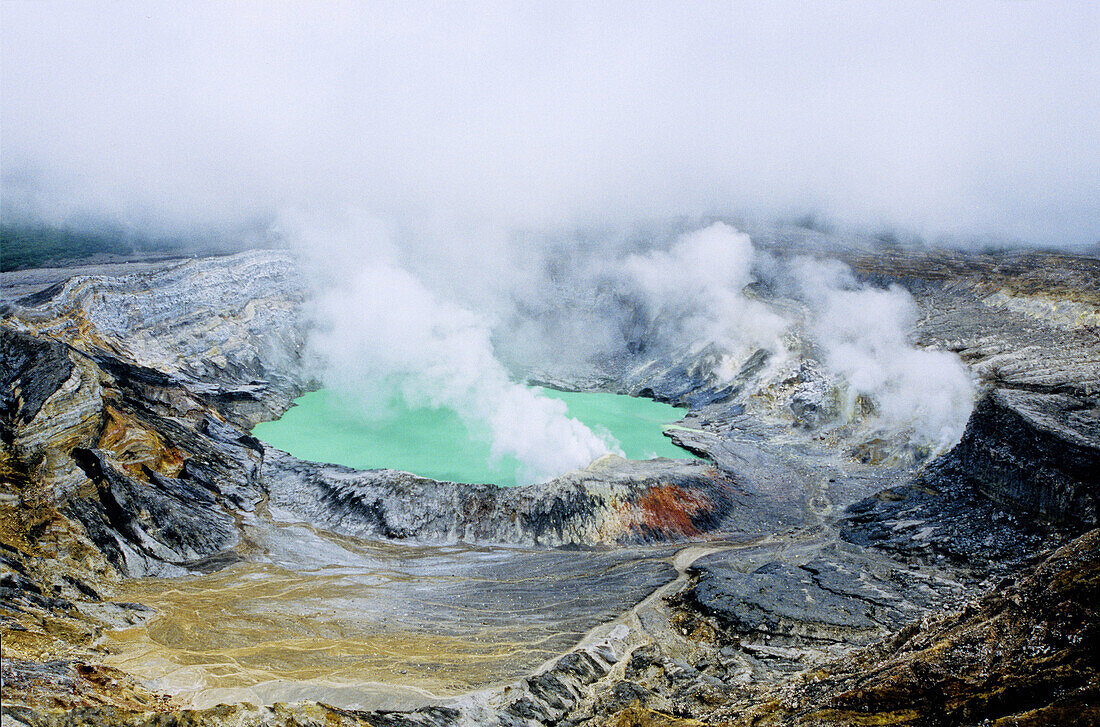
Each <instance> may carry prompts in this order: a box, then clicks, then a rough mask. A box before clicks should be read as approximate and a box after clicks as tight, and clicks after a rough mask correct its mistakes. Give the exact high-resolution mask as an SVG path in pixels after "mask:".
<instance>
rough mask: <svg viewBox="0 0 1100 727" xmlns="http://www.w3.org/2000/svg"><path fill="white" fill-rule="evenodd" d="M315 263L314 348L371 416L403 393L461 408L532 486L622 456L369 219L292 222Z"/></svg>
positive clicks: (333, 382)
mask: <svg viewBox="0 0 1100 727" xmlns="http://www.w3.org/2000/svg"><path fill="white" fill-rule="evenodd" d="M281 226H282V230H283V233H284V234H285V235H286V236H287V237H288V239H290V240H292V241H293V242H294V243H295V244H296V245H297V246H298V247H299V249H301V250H303V251H305V252H306V253H307V255H308V256H309V259H310V261H311V262H312V264H313V270H314V275H315V276H316V282H317V283H318V288H319V290H320V291H321V292H320V293H319V294H318V296H317V298H316V299H315V300H314V301H313V303H312V304H311V306H310V307H311V312H312V315H313V319H314V323H315V324H316V328H315V330H314V333H313V336H312V338H311V341H310V345H311V349H312V353H313V355H314V356H315V357H316V358H317V359H318V360H319V361H320V364H321V368H320V375H321V377H322V380H323V381H324V383H325V384H326V385H327V386H330V387H333V388H335V389H337V390H339V391H341V393H343V394H345V395H347V396H349V397H351V398H352V399H353V400H357V401H356V403H357V404H358V405H359V406H361V407H363V409H364V411H365V413H367V414H368V415H369V414H371V413H372V412H375V413H377V412H379V411H380V410H383V409H384V408H385V407H386V405H387V404H388V403H389V402H388V401H387V400H386V399H387V397H388V396H390V395H391V394H392V393H393V392H394V391H396V392H397V393H398V394H399V395H400V396H402V397H403V398H404V400H405V402H406V403H407V404H408V405H409V406H411V407H414V408H415V407H421V406H428V407H435V408H439V407H445V408H449V409H452V410H453V411H455V412H457V413H458V414H459V416H460V417H461V418H462V419H463V421H464V422H465V424H466V425H467V428H468V429H469V430H470V431H471V432H472V433H473V434H474V435H475V436H476V435H478V434H484V436H485V437H486V438H487V439H488V440H489V442H490V443H491V454H492V456H493V457H494V458H499V457H502V456H506V455H510V456H513V457H515V458H516V459H517V460H518V461H519V464H520V471H519V472H518V473H517V479H518V480H519V481H520V482H521V483H529V482H538V481H543V480H547V479H550V478H551V477H554V476H556V475H559V474H562V473H563V472H566V471H568V470H571V469H574V468H577V467H583V466H585V465H587V464H589V463H590V462H591V461H592V460H594V459H596V458H597V457H599V456H601V455H604V454H607V453H609V452H611V451H616V452H617V453H618V454H622V452H621V450H618V449H617V444H616V443H615V442H613V441H609V440H606V439H604V438H601V437H600V436H598V435H596V434H594V433H593V432H592V431H591V430H590V429H588V427H586V426H585V425H584V424H582V423H581V422H579V421H577V420H576V419H573V418H571V417H568V416H567V415H566V407H565V403H564V402H561V401H558V400H556V399H551V398H548V397H546V396H542V395H540V394H538V393H537V392H536V391H534V390H532V389H529V388H527V387H526V386H522V385H520V384H517V383H514V382H512V381H511V380H510V378H509V375H508V372H507V371H506V370H505V369H504V367H503V366H502V365H501V364H500V362H499V361H498V360H497V358H496V356H495V354H494V351H493V345H492V342H491V328H490V323H489V321H488V320H487V319H486V318H485V317H483V316H482V315H479V314H477V313H475V312H473V311H470V310H468V309H466V308H463V307H461V306H460V305H457V304H455V303H453V302H450V301H447V300H443V299H441V298H440V297H439V296H438V295H437V294H436V293H435V292H433V291H432V290H429V289H428V288H427V287H426V286H425V285H424V283H423V282H422V281H421V280H419V279H418V278H417V277H416V276H414V275H413V274H412V273H410V272H409V271H408V270H406V269H405V268H403V267H401V264H400V262H399V261H398V257H397V251H396V248H395V247H394V246H393V244H392V239H391V237H390V236H391V235H392V233H391V232H389V231H387V230H386V228H385V226H384V225H381V224H380V223H378V222H377V221H376V220H373V219H371V218H369V217H367V216H364V215H354V214H353V215H346V216H345V215H341V216H338V217H331V216H330V217H328V218H326V219H324V220H323V221H322V220H312V221H310V220H309V218H308V217H303V216H302V215H301V214H298V215H288V216H285V217H284V218H283V220H282V221H281Z"/></svg>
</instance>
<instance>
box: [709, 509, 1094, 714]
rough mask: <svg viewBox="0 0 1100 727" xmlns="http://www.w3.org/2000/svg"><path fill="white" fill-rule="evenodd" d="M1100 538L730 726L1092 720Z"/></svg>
mask: <svg viewBox="0 0 1100 727" xmlns="http://www.w3.org/2000/svg"><path fill="white" fill-rule="evenodd" d="M1098 599H1100V531H1098V530H1093V531H1091V532H1089V533H1087V534H1086V535H1083V536H1081V537H1080V538H1078V539H1077V540H1075V541H1073V542H1071V543H1069V544H1067V545H1065V546H1063V547H1062V548H1059V549H1058V550H1056V551H1055V552H1053V553H1050V554H1048V557H1046V558H1045V559H1044V560H1043V561H1042V562H1041V563H1040V564H1038V565H1037V566H1032V567H1030V568H1028V569H1027V570H1026V571H1024V572H1022V573H1020V574H1019V575H1018V576H1017V577H1016V578H1015V579H1008V580H1006V581H1004V582H1002V583H1001V584H1000V585H999V586H998V587H997V588H996V589H995V590H993V591H992V592H991V593H990V594H988V595H987V596H985V597H983V598H982V599H980V600H978V601H976V602H974V603H972V604H969V605H967V606H966V607H965V608H964V609H963V610H962V611H960V612H956V613H951V614H949V615H943V616H938V617H931V618H926V619H923V620H921V621H919V622H916V623H913V624H912V625H910V626H907V627H906V628H904V629H902V630H900V631H899V632H898V633H897V634H895V635H894V636H893V637H891V638H889V639H887V640H885V641H883V642H881V643H879V644H876V645H875V646H873V647H870V648H868V649H866V650H863V651H860V652H857V653H855V654H852V655H851V656H849V657H848V658H846V659H844V660H843V661H840V662H836V663H832V664H829V665H828V666H826V667H823V668H821V669H817V670H813V671H810V672H808V673H806V674H805V675H804V676H802V677H801V678H800V679H799V680H797V681H796V682H795V683H793V684H792V685H791V686H789V687H788V688H787V689H786V690H785V692H784V693H783V694H781V695H780V696H777V697H774V698H772V699H770V700H765V701H764V703H763V704H759V705H756V706H751V707H750V706H747V705H742V708H741V709H732V708H725V709H723V710H721V712H720V713H718V714H715V715H712V717H711V719H712V720H715V721H722V722H723V723H727V722H726V720H728V723H729V724H732V725H780V724H793V723H797V724H807V725H834V724H836V725H842V724H854V723H858V724H892V725H918V724H919V725H956V724H1013V725H1059V724H1071V723H1077V724H1088V723H1092V722H1094V721H1096V720H1098V719H1100V703H1098V701H1097V700H1098V698H1100V668H1098V666H1097V661H1096V658H1095V655H1096V653H1097V650H1098V649H1100V612H1098V611H1097V603H1098Z"/></svg>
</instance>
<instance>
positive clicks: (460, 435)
mask: <svg viewBox="0 0 1100 727" xmlns="http://www.w3.org/2000/svg"><path fill="white" fill-rule="evenodd" d="M542 391H543V393H544V394H545V395H546V396H549V397H553V398H555V399H560V400H561V401H564V402H565V405H566V408H567V410H568V414H569V416H571V417H573V418H575V419H579V420H580V421H581V422H583V423H584V424H586V425H587V426H588V427H589V428H590V429H592V430H593V431H595V432H597V433H602V432H608V433H610V435H611V436H612V437H614V439H615V440H616V441H617V442H618V443H619V447H620V448H621V449H622V451H623V452H624V454H625V455H626V457H627V458H628V459H652V458H654V457H676V458H689V457H692V456H693V455H691V454H690V453H689V452H687V451H685V450H683V449H680V448H679V447H677V446H675V445H674V444H672V442H671V441H670V440H669V439H668V438H667V437H665V436H664V435H663V434H662V433H661V430H662V427H663V425H665V424H669V423H671V422H675V421H678V420H680V419H682V418H683V415H684V412H683V410H681V409H677V408H675V407H672V406H669V405H667V404H660V403H657V402H655V401H651V400H650V399H640V398H635V397H632V396H620V395H618V394H601V393H575V392H565V391H554V390H551V389H544V390H542ZM294 403H295V405H296V406H293V407H291V408H290V409H289V410H288V411H287V412H286V413H285V414H283V416H282V418H281V419H279V420H278V421H274V422H263V423H261V424H258V425H256V428H255V429H253V430H252V433H253V434H254V435H255V436H256V437H258V438H259V439H262V440H263V441H265V442H267V443H268V444H270V445H272V446H274V447H277V448H279V449H281V450H284V451H286V452H290V453H291V454H293V455H294V456H295V457H298V458H299V459H305V460H309V461H313V462H330V463H333V464H342V465H347V466H348V467H355V468H356V469H375V468H380V467H391V468H393V469H399V470H404V471H406V472H413V473H415V474H418V475H422V476H424V477H431V478H433V479H437V480H448V481H451V482H474V483H483V482H491V483H494V484H498V485H508V486H511V485H514V484H516V472H517V468H518V466H519V463H518V462H517V461H516V460H515V459H514V458H512V457H501V458H499V459H498V460H497V461H496V462H493V461H491V458H490V447H489V441H488V439H487V438H483V437H479V436H471V433H470V432H469V430H468V429H467V428H466V426H465V424H463V422H462V420H461V419H460V418H459V416H458V414H456V413H455V412H454V411H452V410H450V409H433V408H427V407H425V408H415V409H411V408H409V407H408V406H406V405H404V403H403V402H395V403H392V404H391V405H390V406H388V407H386V409H385V411H384V412H382V413H381V415H380V416H374V417H372V416H367V415H366V414H365V413H363V411H362V408H361V407H359V406H355V405H349V404H348V403H347V400H346V398H345V397H342V396H341V395H340V394H338V393H337V392H335V391H332V390H328V389H321V390H320V391H314V392H312V393H309V394H306V395H305V396H301V397H299V398H298V399H295V401H294Z"/></svg>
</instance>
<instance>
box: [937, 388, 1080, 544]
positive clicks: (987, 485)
mask: <svg viewBox="0 0 1100 727" xmlns="http://www.w3.org/2000/svg"><path fill="white" fill-rule="evenodd" d="M952 457H953V458H954V459H955V460H956V461H957V466H958V469H959V471H961V472H964V473H965V474H966V476H967V478H968V479H969V481H970V482H971V483H972V485H973V486H974V487H976V488H977V489H978V490H979V491H980V492H982V493H983V494H986V495H988V496H990V497H992V498H994V499H996V500H1000V501H1003V502H1007V503H1010V504H1012V505H1014V506H1016V507H1018V508H1021V509H1024V510H1027V511H1030V512H1033V513H1036V514H1037V515H1039V516H1040V517H1046V518H1049V519H1053V520H1061V521H1071V522H1076V523H1082V524H1084V525H1092V526H1095V525H1097V524H1100V407H1097V406H1096V404H1095V402H1094V401H1089V400H1088V399H1084V398H1081V397H1077V396H1073V395H1072V394H1062V393H1049V392H1037V391H1026V390H1024V391H1021V390H1012V389H995V390H993V391H991V392H990V393H988V394H987V395H986V396H985V397H984V398H983V399H982V401H981V402H980V403H979V404H978V406H977V408H976V409H975V411H974V414H973V416H972V417H971V418H970V422H969V424H968V425H967V429H966V433H965V434H964V435H963V438H962V441H961V442H959V445H958V446H957V447H956V448H955V450H954V452H953V453H952Z"/></svg>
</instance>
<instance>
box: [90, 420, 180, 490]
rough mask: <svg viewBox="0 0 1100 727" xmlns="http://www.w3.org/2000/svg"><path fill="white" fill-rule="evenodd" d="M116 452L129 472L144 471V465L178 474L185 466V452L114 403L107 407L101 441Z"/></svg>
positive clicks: (163, 471) (101, 444) (155, 469)
mask: <svg viewBox="0 0 1100 727" xmlns="http://www.w3.org/2000/svg"><path fill="white" fill-rule="evenodd" d="M97 446H98V447H99V448H101V449H106V450H108V451H109V452H111V453H112V455H113V459H114V460H115V461H116V462H117V463H118V464H119V465H120V466H121V467H122V468H123V469H125V470H126V471H127V472H129V473H130V474H134V475H140V474H141V473H142V468H143V467H148V468H149V469H151V470H154V471H156V472H159V473H160V474H162V475H165V476H168V477H175V476H177V475H178V474H179V472H180V469H182V467H183V462H184V459H185V457H184V455H183V453H182V452H180V451H179V450H178V449H176V448H175V447H173V446H171V445H169V444H168V443H167V442H166V441H165V440H164V438H163V437H162V436H160V435H159V434H158V433H157V432H156V431H154V430H152V429H150V428H149V427H146V426H143V425H142V424H141V423H140V422H138V421H137V420H136V419H134V418H133V417H130V416H127V415H126V414H123V413H122V412H120V411H119V410H118V409H116V408H115V407H113V406H110V405H107V406H105V407H104V424H103V431H102V432H101V433H100V435H99V442H98V445H97Z"/></svg>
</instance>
